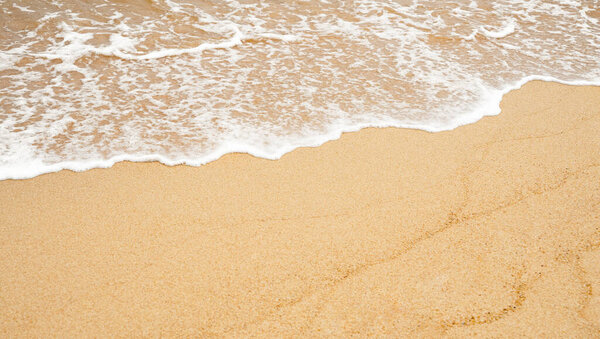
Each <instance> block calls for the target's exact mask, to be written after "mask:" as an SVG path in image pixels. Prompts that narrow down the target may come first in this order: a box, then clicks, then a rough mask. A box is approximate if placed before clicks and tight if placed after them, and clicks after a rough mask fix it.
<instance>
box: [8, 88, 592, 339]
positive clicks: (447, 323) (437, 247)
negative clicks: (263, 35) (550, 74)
mask: <svg viewBox="0 0 600 339" xmlns="http://www.w3.org/2000/svg"><path fill="white" fill-rule="evenodd" d="M501 107H502V113H501V114H500V115H499V116H494V117H485V118H483V119H482V120H480V121H478V122H477V123H474V124H470V125H466V126H462V127H459V128H457V129H455V130H452V131H447V132H440V133H427V132H423V131H418V130H408V129H396V128H386V129H365V130H361V131H359V132H356V133H348V134H344V135H343V136H342V137H341V138H340V139H339V140H335V141H331V142H327V143H326V144H324V145H322V146H320V147H316V148H301V149H297V150H295V151H293V152H291V153H288V154H286V155H284V156H283V157H282V158H281V159H279V160H275V161H273V160H265V159H259V158H255V157H252V156H249V155H246V154H229V155H226V156H224V157H222V158H221V159H219V160H217V161H214V162H212V163H209V164H207V165H204V166H201V167H189V166H175V167H168V166H164V165H161V164H158V163H130V162H123V163H118V164H116V165H115V166H113V167H112V168H110V169H94V170H90V171H86V172H81V173H75V172H71V171H61V172H57V173H53V174H45V175H41V176H38V177H35V178H33V179H28V180H5V181H1V182H0V192H1V194H0V205H1V206H2V208H1V209H0V310H1V311H0V334H1V336H3V337H7V336H17V335H19V336H49V335H50V336H61V337H62V336H140V335H141V336H158V335H162V336H178V335H182V336H217V337H221V336H230V337H233V336H259V337H263V336H264V337H313V336H332V335H333V336H339V337H347V336H350V335H359V336H366V335H372V336H382V335H390V336H397V335H402V336H415V335H417V336H438V335H446V336H451V337H454V336H465V335H480V336H494V337H501V336H506V337H514V336H563V337H566V336H571V337H599V336H600V132H599V131H600V87H575V86H566V85H561V84H556V83H549V82H540V81H534V82H530V83H528V84H526V85H525V86H523V87H522V88H521V89H519V90H515V91H513V92H510V93H509V94H507V95H506V96H505V97H504V99H503V101H502V104H501Z"/></svg>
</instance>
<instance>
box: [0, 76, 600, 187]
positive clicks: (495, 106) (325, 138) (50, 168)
mask: <svg viewBox="0 0 600 339" xmlns="http://www.w3.org/2000/svg"><path fill="white" fill-rule="evenodd" d="M535 81H543V82H549V83H557V84H562V85H569V86H597V87H600V82H598V81H586V80H574V81H569V80H561V79H558V78H554V77H550V76H540V75H530V76H527V77H524V78H522V79H521V80H519V81H515V82H513V83H511V84H508V85H506V86H505V87H504V88H503V89H499V90H489V89H488V90H487V92H488V93H487V96H488V97H490V98H491V99H487V101H486V102H485V103H484V104H482V105H480V106H479V107H477V108H475V109H473V111H472V112H471V113H469V114H467V115H465V116H463V117H461V119H460V120H457V121H454V122H452V123H451V124H450V125H449V126H446V127H442V128H433V127H431V126H426V125H419V124H400V123H381V122H378V123H364V124H354V125H352V126H342V127H339V128H337V129H336V130H334V131H330V132H329V133H327V134H324V135H320V136H317V137H312V138H307V139H306V140H304V141H302V142H300V143H299V144H297V145H286V146H285V147H283V148H281V149H279V150H277V151H276V152H275V153H269V152H266V151H264V150H261V149H258V148H256V147H255V146H252V145H244V144H239V143H237V142H235V143H230V144H227V145H225V146H221V147H219V148H218V149H217V150H215V151H213V152H211V153H210V154H208V155H205V156H203V157H201V158H199V159H189V158H179V159H170V158H168V157H165V156H163V155H159V154H150V155H143V156H137V155H132V154H124V155H119V156H116V157H112V158H110V159H106V160H91V161H90V160H88V161H65V162H60V163H56V164H52V165H44V164H38V165H37V167H36V169H31V168H30V167H31V165H30V166H29V168H28V169H23V168H22V167H16V168H14V169H12V170H4V172H2V170H0V181H2V180H26V179H31V178H35V177H36V176H39V175H44V174H49V173H56V172H60V171H63V170H68V171H73V172H84V171H89V170H92V169H96V168H98V169H103V168H111V167H112V166H114V165H115V164H117V163H120V162H142V163H145V162H159V163H161V164H163V165H166V166H178V165H187V166H193V167H200V166H203V165H206V164H209V163H211V162H213V161H217V160H219V159H220V158H222V157H223V156H225V155H227V154H247V155H251V156H254V157H257V158H262V159H267V160H278V159H280V158H281V157H282V156H284V155H285V154H287V153H290V152H293V151H294V150H296V149H298V148H313V147H320V146H322V145H323V144H325V143H327V142H330V141H335V140H338V139H339V138H341V136H342V135H343V134H347V133H356V132H359V131H361V130H363V129H367V128H401V129H409V130H420V131H425V132H430V133H439V132H446V131H451V130H454V129H456V128H459V127H462V126H466V125H470V124H475V123H477V122H478V121H479V120H481V119H483V118H485V117H489V116H496V115H498V114H500V103H501V102H502V100H503V98H504V96H505V95H506V94H508V93H510V92H512V91H515V90H519V89H520V88H521V87H523V86H524V85H526V84H527V83H529V82H535ZM231 144H235V145H234V146H231ZM15 173H19V174H15ZM23 173H25V174H23Z"/></svg>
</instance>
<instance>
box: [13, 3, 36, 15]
mask: <svg viewBox="0 0 600 339" xmlns="http://www.w3.org/2000/svg"><path fill="white" fill-rule="evenodd" d="M12 6H13V8H16V9H18V10H20V11H22V12H30V13H35V11H34V10H32V9H29V7H25V6H19V5H17V4H14V3H13V5H12Z"/></svg>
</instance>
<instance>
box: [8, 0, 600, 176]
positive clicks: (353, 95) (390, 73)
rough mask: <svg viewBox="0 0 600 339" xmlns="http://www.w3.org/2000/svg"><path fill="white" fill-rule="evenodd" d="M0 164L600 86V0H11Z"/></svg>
mask: <svg viewBox="0 0 600 339" xmlns="http://www.w3.org/2000/svg"><path fill="white" fill-rule="evenodd" d="M0 9H1V11H0V25H1V26H2V29H1V30H0V179H7V178H27V177H32V176H35V175H38V174H41V173H46V172H52V171H57V170H60V169H62V168H69V169H74V170H83V169H88V168H93V167H106V166H110V165H112V164H113V163H114V162H116V161H120V160H159V161H162V162H163V163H166V164H176V163H188V164H192V165H199V164H203V163H206V162H208V161H211V160H214V159H216V158H218V157H220V156H221V155H222V154H224V153H228V152H248V153H251V154H254V155H257V156H261V157H265V158H278V157H280V156H281V155H282V154H284V153H286V152H289V151H290V150H292V149H294V148H296V147H298V146H313V145H319V144H321V143H323V142H325V141H327V140H330V139H334V138H337V137H338V136H339V135H340V133H341V132H342V131H351V130H357V129H360V128H362V127H366V126H398V127H410V128H419V129H424V130H428V131H440V130H447V129H452V128H455V127H457V126H459V125H462V124H465V123H470V122H474V121H476V120H478V119H479V118H481V117H482V116H484V115H490V114H497V113H498V112H499V108H498V104H499V101H500V99H501V96H502V94H503V93H505V92H506V91H508V90H509V89H512V88H515V87H518V86H520V85H521V84H522V83H523V82H524V81H527V80H529V79H534V78H537V79H545V80H557V81H562V82H566V83H573V84H600V3H599V2H598V1H508V0H503V1H494V2H491V1H444V2H442V1H418V2H417V1H385V0H361V1H290V2H280V1H265V2H258V1H200V0H194V1H179V0H166V1H162V0H160V1H158V0H153V1H149V0H134V1H125V0H121V1H103V0H86V1H68V2H67V3H63V2H60V1H39V0H36V1H33V0H27V1H8V0H0Z"/></svg>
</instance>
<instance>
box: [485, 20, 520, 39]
mask: <svg viewBox="0 0 600 339" xmlns="http://www.w3.org/2000/svg"><path fill="white" fill-rule="evenodd" d="M515 28H516V25H515V23H514V22H510V23H508V24H507V25H505V26H504V27H503V28H502V29H500V30H498V31H489V30H487V29H485V28H483V27H481V28H479V30H480V31H481V33H483V35H485V36H487V37H488V38H494V39H500V38H505V37H507V36H509V35H511V34H513V33H514V32H515Z"/></svg>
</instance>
